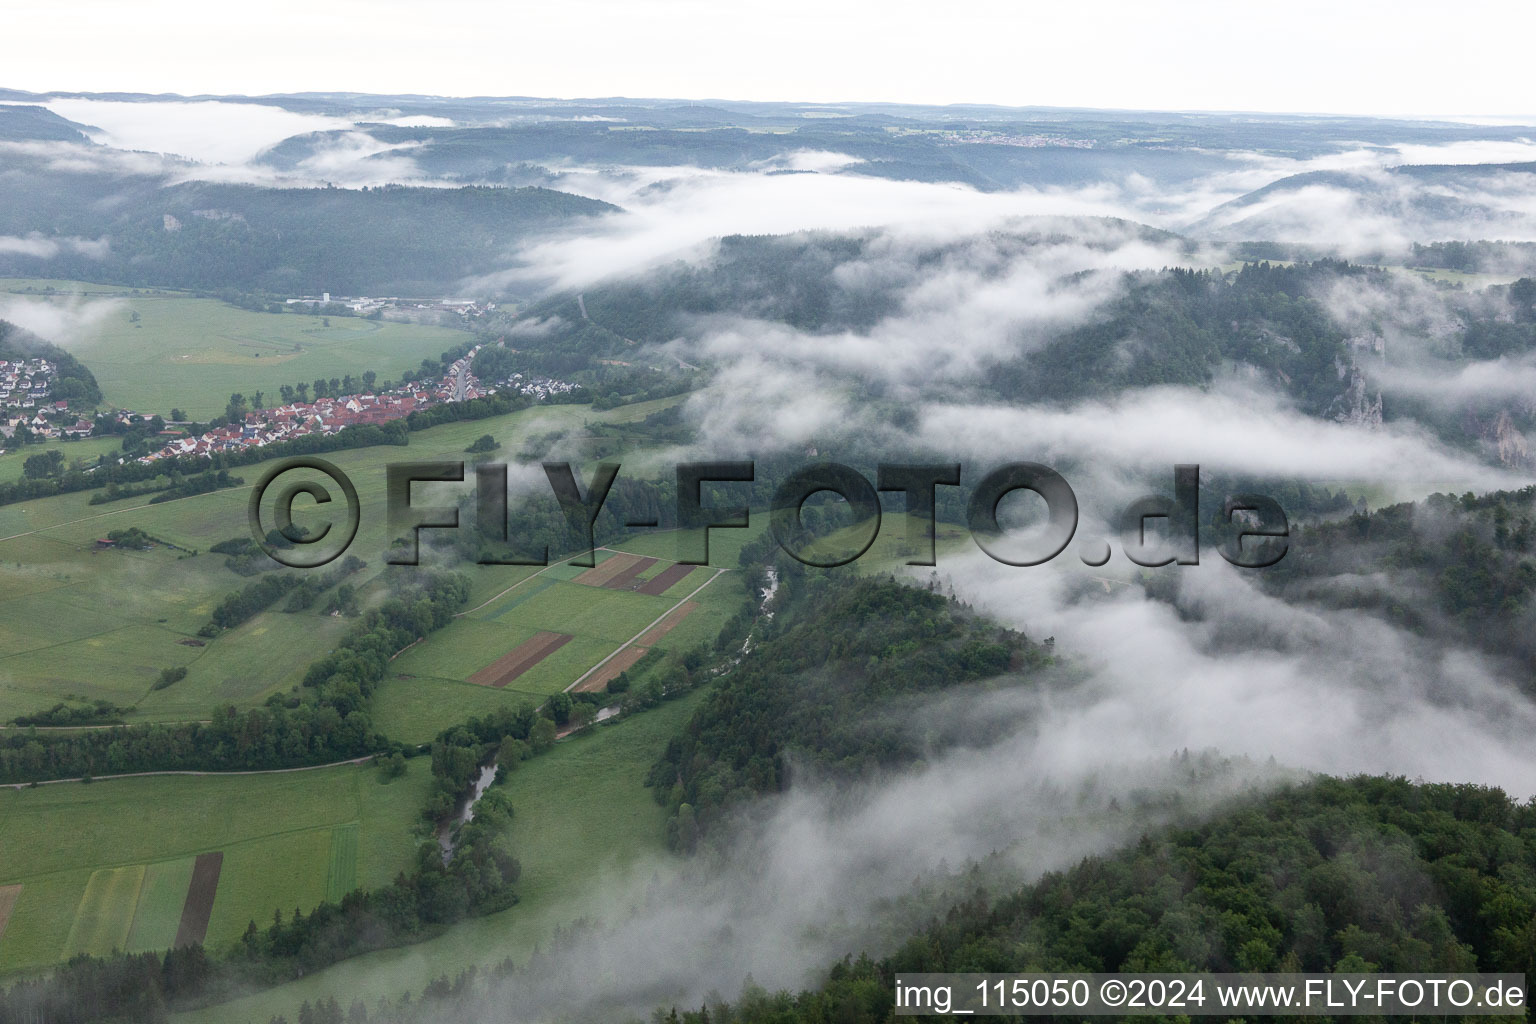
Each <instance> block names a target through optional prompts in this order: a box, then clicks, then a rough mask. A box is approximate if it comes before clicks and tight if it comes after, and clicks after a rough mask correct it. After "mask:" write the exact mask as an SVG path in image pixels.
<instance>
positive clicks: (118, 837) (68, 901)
mask: <svg viewBox="0 0 1536 1024" xmlns="http://www.w3.org/2000/svg"><path fill="white" fill-rule="evenodd" d="M428 769H429V766H428V764H427V763H426V760H425V759H422V758H418V759H413V760H411V761H409V762H408V768H407V772H406V774H405V775H403V776H402V777H400V778H398V779H395V780H392V781H388V782H386V781H384V779H383V776H382V774H381V773H380V772H379V771H378V769H376V768H373V767H371V766H367V765H358V766H353V765H347V766H342V767H337V768H320V769H315V770H313V771H300V772H281V773H269V774H261V775H210V776H157V777H150V778H127V779H104V780H98V781H96V782H93V783H89V784H83V783H60V784H55V785H45V786H38V787H36V788H23V789H19V790H18V789H10V788H6V789H0V885H12V884H17V883H19V884H20V885H21V886H22V891H21V896H20V898H19V899H18V900H17V902H16V907H15V910H14V912H13V913H12V915H11V921H10V924H9V926H8V927H7V928H6V930H5V935H4V937H3V938H0V975H3V974H5V973H8V972H11V971H15V970H25V969H29V968H36V967H41V966H46V965H48V964H52V963H57V962H59V961H60V960H63V959H65V958H67V957H68V956H71V955H73V954H75V953H96V954H105V953H109V952H111V951H112V950H113V949H130V950H153V949H164V948H166V947H167V946H168V945H169V944H170V942H171V941H172V940H173V939H174V938H175V932H176V926H177V924H178V923H179V921H180V919H181V909H182V904H183V902H184V900H185V898H186V895H187V885H188V882H189V881H190V880H191V877H192V858H193V857H194V856H195V855H196V854H198V853H204V852H209V851H214V850H220V851H223V853H224V864H223V869H222V871H221V873H220V877H219V887H218V893H217V896H216V897H215V900H214V906H213V917H212V921H211V922H210V925H209V931H208V939H207V941H208V944H209V945H210V946H213V947H219V946H223V945H227V944H228V943H230V942H233V941H235V940H236V939H238V938H239V936H240V935H241V934H242V933H243V932H244V931H245V928H246V925H247V924H248V923H249V922H250V921H252V920H254V921H256V922H257V923H258V924H259V925H262V926H265V925H267V924H269V923H271V920H272V915H273V912H274V911H277V910H282V911H283V914H284V915H285V916H286V915H288V914H291V913H292V912H293V909H294V908H295V907H300V908H303V909H305V910H306V911H307V910H309V909H311V908H313V907H314V906H315V905H316V904H318V903H320V902H321V901H322V900H325V899H327V898H333V899H334V898H339V897H340V896H341V895H344V894H345V893H346V892H347V891H350V890H351V889H353V888H355V887H357V886H358V885H362V886H366V887H370V888H372V887H377V886H380V885H385V884H387V883H388V882H389V881H390V880H391V879H393V878H394V876H395V875H396V874H397V873H398V872H400V871H402V870H404V869H406V868H407V867H408V866H409V865H410V863H411V861H412V858H413V857H414V855H415V850H416V845H417V843H418V841H419V838H420V837H419V836H418V835H417V832H416V830H417V829H418V828H419V825H418V820H419V815H420V811H421V806H422V804H423V803H424V802H425V800H426V791H427V785H428V783H429V781H430V775H429V770H428ZM82 837H89V842H82V841H81V840H82Z"/></svg>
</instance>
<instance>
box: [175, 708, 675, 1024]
mask: <svg viewBox="0 0 1536 1024" xmlns="http://www.w3.org/2000/svg"><path fill="white" fill-rule="evenodd" d="M704 696H705V691H698V692H695V693H693V694H689V695H688V696H685V697H683V698H680V699H679V700H676V701H672V702H670V703H667V704H663V705H661V706H660V707H657V708H654V709H652V710H650V711H647V712H645V713H644V714H640V715H636V716H633V717H630V718H626V719H623V720H621V721H617V722H614V723H612V724H607V725H602V726H599V727H597V728H594V729H588V730H586V731H584V732H581V733H577V734H575V735H574V736H571V737H569V738H567V739H564V740H561V741H560V742H559V743H558V744H556V745H555V747H554V749H553V750H551V751H550V752H549V753H547V754H543V755H541V756H539V757H536V758H534V759H533V760H531V761H527V762H525V763H524V764H523V765H522V766H521V767H520V768H518V769H517V770H516V771H514V772H512V773H511V774H510V775H508V776H507V777H506V779H505V781H503V782H502V783H500V786H501V788H502V790H503V792H505V793H506V795H507V797H508V799H509V800H510V801H511V803H512V808H513V812H514V816H513V821H512V823H511V824H510V825H509V826H508V833H507V836H508V846H509V848H510V849H511V851H512V854H513V856H515V857H517V859H518V861H519V862H520V863H521V864H522V868H523V873H522V879H521V880H520V881H519V883H518V886H517V889H518V893H519V896H520V899H519V902H518V904H517V906H515V907H512V908H511V909H509V910H504V911H502V912H500V913H497V914H492V915H490V916H488V917H483V918H477V919H475V920H471V921H465V922H463V923H461V924H458V925H455V926H454V927H453V929H451V930H450V931H448V932H446V933H444V934H443V935H440V936H438V937H436V938H433V939H430V940H428V941H426V942H422V943H418V944H416V945H413V946H407V947H404V948H401V949H390V950H382V951H380V952H376V953H369V954H366V955H364V956H360V957H356V958H354V959H351V960H347V961H343V962H342V963H340V964H337V965H335V966H333V967H329V968H326V969H325V970H323V971H318V972H316V973H314V974H312V975H310V976H308V977H306V978H303V979H301V980H299V981H295V982H290V983H288V984H285V985H280V986H278V987H276V988H273V989H268V990H265V991H263V992H260V993H257V994H255V995H251V996H247V997H245V998H243V999H238V1000H235V1001H233V1002H230V1003H225V1004H222V1005H219V1006H213V1007H208V1008H206V1009H203V1010H199V1011H195V1012H191V1013H183V1014H178V1015H176V1016H175V1017H173V1018H172V1019H173V1021H174V1022H175V1024H242V1022H249V1024H267V1022H268V1021H269V1020H271V1019H272V1018H273V1017H276V1016H278V1015H286V1016H287V1017H288V1019H289V1020H292V1019H293V1014H294V1012H295V1010H296V1009H297V1007H298V1005H299V1003H301V1002H303V1001H305V1000H308V1001H311V1002H313V1001H315V1000H317V999H323V998H325V997H326V996H330V995H334V996H335V997H336V998H337V1000H338V1001H339V1002H341V1003H343V1004H349V1003H350V1002H351V1000H353V999H355V998H359V997H364V998H366V999H367V1000H368V1001H370V1002H371V1001H373V1000H376V999H378V998H379V997H381V996H390V997H392V998H399V997H400V996H401V995H402V994H403V993H405V992H408V991H409V992H413V993H419V992H420V991H421V989H422V987H423V986H425V985H426V984H427V983H428V982H430V981H432V980H433V979H434V978H436V977H438V976H439V975H443V974H446V975H448V976H449V977H450V978H452V977H453V976H454V975H456V974H457V973H458V972H460V971H462V970H464V969H466V968H468V967H470V966H472V965H477V966H479V967H481V968H484V967H486V966H488V965H491V964H495V963H499V962H500V961H501V960H503V959H505V958H507V957H512V958H513V959H514V960H518V961H523V960H526V958H527V956H528V954H529V953H530V952H532V951H533V949H534V948H535V947H537V946H539V945H540V944H547V943H548V942H549V940H550V938H551V937H552V936H553V935H554V934H555V933H556V931H557V930H559V929H561V928H568V927H569V926H570V924H571V922H572V921H575V920H577V919H579V918H582V917H589V918H598V917H603V916H608V915H612V916H615V917H616V916H619V915H622V914H624V913H626V912H628V911H629V910H631V909H632V907H631V905H629V904H627V903H625V902H623V901H621V900H618V899H616V897H617V896H618V895H621V894H628V895H631V896H634V897H635V898H636V899H637V900H638V899H639V898H641V896H642V888H641V887H631V888H628V889H618V888H616V887H614V886H610V885H607V884H605V883H608V882H611V881H612V880H613V879H614V878H616V877H620V876H625V875H628V876H630V877H635V876H639V877H643V878H650V877H651V876H652V875H653V873H655V872H664V871H666V870H667V869H668V864H669V855H668V854H667V853H666V848H665V845H664V843H663V834H662V829H663V824H664V820H665V815H664V813H663V811H662V809H661V807H660V806H658V805H657V804H656V802H655V801H654V800H653V799H652V797H651V791H650V790H649V789H647V788H646V787H645V785H644V779H645V773H646V771H647V770H649V768H650V766H651V764H652V763H653V762H654V761H655V760H656V758H657V757H658V756H660V754H661V753H662V751H663V750H664V749H665V748H666V745H667V741H668V740H669V739H671V737H672V736H673V735H674V734H675V733H676V732H677V731H678V730H679V729H680V728H682V725H683V723H684V722H686V721H687V719H688V716H689V715H691V714H692V713H693V711H694V710H695V709H696V708H697V707H698V705H699V703H700V701H702V700H703V699H704Z"/></svg>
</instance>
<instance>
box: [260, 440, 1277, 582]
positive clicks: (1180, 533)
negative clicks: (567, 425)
mask: <svg viewBox="0 0 1536 1024" xmlns="http://www.w3.org/2000/svg"><path fill="white" fill-rule="evenodd" d="M543 469H544V475H545V477H546V479H547V480H548V482H549V486H550V488H551V490H552V492H553V495H554V498H555V501H556V503H557V504H558V506H559V511H560V516H561V518H562V519H563V521H564V524H565V525H566V527H567V528H568V529H569V531H570V535H571V536H575V537H580V538H582V544H581V545H580V552H581V553H578V554H577V555H576V556H575V557H574V558H572V559H571V562H572V564H574V565H587V566H590V565H592V564H594V563H593V558H594V551H595V549H596V547H597V540H596V536H595V534H596V528H597V520H598V516H599V515H600V514H601V513H602V511H603V508H604V503H605V502H606V501H607V500H608V498H609V495H610V494H611V493H612V491H613V486H614V482H615V481H616V480H617V479H618V477H619V472H620V465H619V463H616V462H603V463H599V464H598V466H597V467H596V470H595V471H594V472H593V475H592V479H591V480H590V481H589V482H588V483H587V485H586V486H585V487H583V486H582V485H581V483H580V481H579V480H578V479H577V476H576V471H575V470H574V469H573V468H572V466H571V464H570V463H568V462H546V463H543ZM963 475H964V474H963V472H962V468H961V466H960V465H959V464H958V463H947V464H946V463H881V464H880V465H878V466H877V467H876V472H875V480H874V482H871V481H870V479H869V478H868V477H867V476H866V475H865V474H863V473H861V472H859V471H858V470H856V469H854V468H852V467H850V466H846V465H843V464H840V463H835V462H817V463H812V464H809V465H806V466H804V467H802V468H800V469H797V470H795V471H793V472H791V473H789V474H788V475H787V476H785V477H784V478H783V479H781V480H780V481H779V482H778V484H777V485H776V486H775V487H774V488H773V493H772V500H771V502H770V503H769V505H768V518H769V530H770V532H771V533H772V535H773V537H774V539H775V541H776V542H777V543H778V544H779V546H780V547H781V548H782V549H783V550H784V552H785V553H786V554H788V555H789V556H790V557H792V558H794V559H796V560H797V561H800V562H803V563H805V564H806V565H813V566H818V567H822V568H831V567H834V566H839V565H846V564H848V563H850V562H853V561H855V560H857V559H858V558H860V557H862V556H863V555H864V554H865V553H866V552H868V551H869V549H870V547H871V546H872V545H873V544H874V542H875V539H876V538H877V537H878V536H879V533H880V524H881V519H882V502H881V494H888V495H890V496H891V498H890V501H891V502H892V503H895V502H901V503H903V511H904V513H905V518H906V541H907V544H908V546H909V552H910V553H911V557H909V558H907V559H906V562H907V564H908V565H929V566H931V565H936V564H937V524H938V522H939V519H940V516H939V506H940V496H941V493H942V492H941V490H940V489H941V488H950V487H962V486H963V485H962V477H963ZM471 480H472V481H473V491H472V493H471V492H469V491H465V492H463V494H462V497H463V498H464V499H465V502H463V503H455V504H451V505H449V504H430V505H429V504H421V503H418V502H417V501H416V500H413V487H414V485H417V484H439V485H442V484H448V485H451V484H467V483H469V482H470V481H471ZM507 481H508V470H507V465H506V463H496V462H484V463H479V464H477V465H476V466H474V467H473V472H472V473H471V474H466V469H465V463H463V462H397V463H392V464H390V465H388V466H386V467H385V480H384V505H385V509H384V512H385V517H386V523H387V526H388V531H389V536H390V537H392V538H399V539H400V542H399V543H396V544H394V545H392V546H391V548H390V550H389V551H388V553H387V554H386V556H385V560H386V561H387V562H389V563H390V564H393V565H417V564H419V562H420V560H421V534H422V531H424V530H448V531H451V530H459V529H463V528H473V529H475V530H477V531H478V533H479V535H480V537H482V538H484V539H485V540H487V541H488V542H490V547H489V548H488V549H486V552H485V553H482V554H481V555H479V556H478V557H477V558H476V559H475V560H476V561H477V562H478V563H479V564H483V565H548V564H549V562H550V551H549V546H548V543H547V542H545V543H543V544H538V543H537V542H535V541H533V540H532V538H525V537H518V536H515V535H514V531H513V530H512V529H511V527H510V523H509V510H508V500H507ZM756 482H757V469H756V464H755V463H753V462H750V461H736V462H685V463H680V464H678V465H677V467H676V477H675V496H674V501H675V508H676V515H675V517H674V518H673V519H672V521H671V523H669V524H667V525H668V527H669V528H675V529H678V530H683V531H692V534H693V540H694V542H693V544H692V547H693V550H692V551H683V552H681V553H680V557H679V558H678V559H677V561H678V562H679V563H680V564H684V565H707V564H709V537H710V532H711V531H713V530H729V529H744V528H747V527H749V526H750V525H751V510H750V508H749V504H750V501H751V497H752V485H753V484H754V483H756ZM706 488H708V492H709V494H710V495H711V498H710V500H709V501H707V502H706V500H705V493H706ZM824 492H825V493H829V494H832V495H836V496H837V497H839V498H841V499H842V501H843V502H845V503H846V505H847V506H848V509H849V511H850V512H851V514H852V518H851V522H852V526H850V527H849V528H848V530H847V531H846V535H845V536H844V537H843V538H842V540H843V542H844V543H842V544H841V546H840V547H839V549H838V550H837V551H836V553H835V554H828V553H826V552H825V550H824V548H825V545H820V544H818V543H816V540H817V538H816V537H815V536H814V535H813V532H812V531H810V530H808V529H807V527H806V524H805V520H804V513H805V507H806V503H807V501H808V500H809V499H811V498H812V497H813V496H815V495H820V494H822V493H824ZM1019 492H1028V493H1031V494H1034V495H1036V496H1037V497H1038V498H1040V499H1041V500H1043V502H1044V505H1045V514H1044V516H1043V517H1041V518H1040V520H1039V521H1038V522H1037V523H1036V524H1034V525H1033V526H1032V528H1031V529H1030V530H1029V531H1028V532H1027V543H1026V544H1025V548H1026V549H1025V550H1019V548H1020V544H1019V543H1018V537H1017V536H1015V534H1014V532H1013V531H1010V530H1007V529H1005V527H1004V525H1003V524H1002V523H1001V522H1000V516H999V508H1000V506H1001V505H1002V503H1003V501H1004V499H1005V498H1008V497H1009V496H1010V495H1013V494H1016V493H1019ZM736 493H739V495H740V497H739V498H736V499H734V500H731V499H727V498H724V497H721V496H722V495H731V494H736ZM962 494H963V496H964V499H965V501H964V512H963V516H960V517H959V518H962V519H963V522H964V526H965V527H966V529H967V530H968V531H969V533H970V536H971V538H972V539H973V540H974V541H975V542H976V545H977V546H978V547H980V548H981V550H982V551H984V552H986V553H987V555H988V556H990V557H991V558H993V559H995V560H997V561H999V562H1002V563H1004V564H1006V565H1013V566H1033V565H1042V564H1044V563H1046V562H1049V561H1051V560H1052V559H1054V558H1056V557H1057V556H1059V555H1061V554H1062V552H1064V551H1066V550H1067V548H1068V546H1069V545H1071V544H1072V542H1073V540H1074V538H1077V540H1078V544H1077V547H1076V552H1077V556H1078V558H1079V559H1080V560H1081V561H1082V562H1083V564H1084V565H1088V566H1101V565H1104V564H1106V563H1107V562H1108V561H1109V560H1110V559H1111V558H1112V557H1113V554H1114V551H1113V543H1112V542H1111V541H1110V540H1108V539H1104V538H1102V537H1084V538H1078V537H1077V535H1078V527H1079V524H1080V518H1081V517H1080V513H1079V506H1078V499H1077V495H1076V493H1075V492H1074V491H1073V489H1072V486H1071V485H1070V484H1069V483H1067V480H1066V478H1065V477H1063V476H1062V475H1061V474H1060V473H1058V472H1056V471H1055V470H1054V469H1052V468H1050V467H1049V466H1045V465H1041V464H1040V463H1037V462H1012V463H1008V464H1006V465H1002V466H998V467H995V468H993V469H990V470H988V471H987V472H986V473H985V474H983V475H981V476H980V477H979V479H978V480H977V481H976V483H975V484H973V485H971V486H970V488H969V493H968V494H967V493H964V492H962ZM898 496H899V497H898ZM470 499H472V501H470ZM342 504H344V506H345V507H344V508H340V507H338V506H340V505H342ZM467 505H472V508H473V511H472V512H471V517H472V519H473V522H472V523H465V522H464V521H463V520H464V518H465V516H464V514H463V512H464V507H462V506H467ZM296 506H297V507H298V508H299V509H301V510H302V511H303V512H304V513H306V515H305V521H306V522H309V521H311V520H313V519H315V518H316V517H317V516H318V517H319V518H320V519H321V520H323V521H321V522H320V523H319V525H318V526H313V527H311V526H300V525H299V524H297V523H295V521H294V513H295V508H296ZM247 511H248V519H249V523H250V528H251V536H252V538H253V539H254V540H255V542H256V543H257V544H258V545H260V546H261V548H262V550H264V551H265V552H266V553H267V554H268V555H269V556H271V557H272V558H273V559H274V560H275V561H277V562H279V563H281V564H283V565H286V566H290V567H293V568H315V567H318V566H321V565H325V564H327V563H329V562H331V561H333V560H335V559H336V558H338V557H340V556H341V555H342V554H343V553H344V552H345V551H346V550H347V548H348V547H349V546H350V545H351V544H352V542H353V540H354V539H355V538H356V537H357V533H358V527H359V524H360V522H361V520H362V505H361V501H360V499H359V497H358V492H357V488H356V487H355V486H354V485H353V483H352V481H351V479H350V478H349V477H348V476H347V474H345V473H344V472H342V471H341V470H340V469H338V468H337V467H336V466H334V465H333V464H331V463H329V462H327V461H326V460H324V459H317V458H310V457H303V458H296V459H287V460H284V461H282V462H280V463H278V464H276V465H275V466H273V467H272V468H271V469H270V470H268V471H267V472H266V474H264V475H263V477H262V479H261V480H260V481H259V482H258V483H257V484H256V487H255V488H254V489H253V490H252V492H251V498H250V502H249V505H248V509H247ZM333 513H334V514H333ZM1110 521H1111V522H1112V523H1116V524H1117V525H1118V528H1119V530H1118V532H1119V536H1118V538H1117V539H1118V541H1119V544H1120V547H1121V550H1122V551H1123V553H1124V554H1125V556H1126V558H1128V559H1129V560H1130V561H1131V562H1133V563H1135V564H1136V565H1139V566H1147V567H1155V566H1164V565H1185V566H1187V565H1198V564H1199V563H1200V546H1201V524H1202V520H1201V500H1200V469H1199V467H1198V466H1195V465H1177V466H1175V467H1174V470H1173V488H1172V492H1171V493H1170V494H1148V495H1145V496H1143V497H1140V498H1137V499H1136V500H1135V501H1132V502H1131V503H1130V504H1129V505H1127V506H1126V507H1125V508H1124V509H1123V510H1122V511H1121V512H1120V513H1119V515H1118V516H1116V517H1113V518H1112V519H1111V520H1110ZM1213 522H1214V523H1215V524H1217V525H1219V526H1221V527H1222V533H1223V535H1224V536H1223V540H1222V542H1221V543H1220V545H1219V546H1218V548H1217V550H1218V551H1219V553H1220V555H1221V557H1222V558H1224V559H1225V560H1226V561H1227V562H1229V563H1231V564H1232V565H1235V566H1238V567H1240V568H1245V569H1260V568H1266V567H1268V566H1272V565H1274V564H1275V563H1277V562H1279V561H1280V560H1281V559H1282V558H1284V557H1285V554H1286V551H1287V550H1288V548H1289V537H1290V523H1289V521H1288V520H1287V518H1286V515H1285V511H1284V510H1283V509H1282V508H1281V507H1280V505H1279V503H1278V502H1276V501H1275V500H1274V499H1273V498H1270V497H1268V496H1267V495H1263V494H1251V493H1244V494H1230V495H1224V496H1223V497H1222V499H1221V503H1220V513H1219V517H1218V518H1216V519H1214V520H1213ZM622 525H623V526H624V527H626V528H627V529H630V530H643V529H659V528H662V527H663V523H662V521H661V517H660V516H650V517H646V518H639V519H636V518H634V517H629V518H627V519H626V521H625V522H623V524H622ZM519 545H522V547H523V549H522V550H519Z"/></svg>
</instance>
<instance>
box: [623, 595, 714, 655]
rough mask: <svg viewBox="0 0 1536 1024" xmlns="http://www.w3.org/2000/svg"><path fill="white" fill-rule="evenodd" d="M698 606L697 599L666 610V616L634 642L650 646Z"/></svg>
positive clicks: (674, 627)
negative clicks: (668, 610)
mask: <svg viewBox="0 0 1536 1024" xmlns="http://www.w3.org/2000/svg"><path fill="white" fill-rule="evenodd" d="M698 606H699V602H697V601H684V602H683V603H682V604H680V605H678V606H677V607H676V608H674V609H672V610H671V611H670V612H668V613H667V617H666V618H664V619H662V620H661V621H660V622H658V623H656V625H654V626H652V627H651V628H650V629H649V630H647V631H646V634H645V635H644V636H642V637H641V638H640V639H639V640H636V641H635V643H637V644H640V645H642V646H645V647H650V646H652V645H653V644H655V643H656V641H658V640H660V639H661V638H662V637H664V636H666V635H667V634H668V633H670V632H672V631H673V630H674V629H676V628H677V627H678V625H679V624H680V623H682V621H683V620H684V619H686V618H687V617H688V616H689V615H691V614H692V613H693V610H694V609H695V608H697V607H698Z"/></svg>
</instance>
